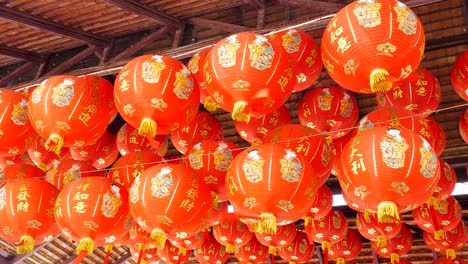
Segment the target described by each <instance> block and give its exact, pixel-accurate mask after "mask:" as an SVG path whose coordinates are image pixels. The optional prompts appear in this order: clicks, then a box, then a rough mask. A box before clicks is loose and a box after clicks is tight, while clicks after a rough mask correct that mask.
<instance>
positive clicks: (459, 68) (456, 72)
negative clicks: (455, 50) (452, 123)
mask: <svg viewBox="0 0 468 264" xmlns="http://www.w3.org/2000/svg"><path fill="white" fill-rule="evenodd" d="M450 80H451V81H452V86H453V89H454V90H455V91H456V92H457V93H458V95H459V96H460V97H461V98H462V99H463V100H465V101H468V51H464V52H463V53H462V54H460V55H459V56H458V57H457V61H456V62H455V64H454V65H453V67H452V70H451V71H450Z"/></svg>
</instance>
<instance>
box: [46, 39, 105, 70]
mask: <svg viewBox="0 0 468 264" xmlns="http://www.w3.org/2000/svg"><path fill="white" fill-rule="evenodd" d="M96 50H97V47H94V46H90V47H88V48H86V49H85V50H83V51H81V52H80V53H78V54H76V55H75V56H73V57H71V58H70V59H68V60H66V61H64V62H63V63H62V64H60V65H59V66H57V67H55V68H53V69H52V70H50V71H49V72H47V73H46V75H45V77H49V76H52V75H57V74H61V73H63V72H65V71H66V70H68V69H70V68H71V67H72V66H73V65H75V64H77V63H79V62H80V61H82V60H84V59H85V58H87V57H89V56H90V55H92V54H94V51H96Z"/></svg>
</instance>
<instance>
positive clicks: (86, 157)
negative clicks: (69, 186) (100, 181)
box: [70, 131, 119, 169]
mask: <svg viewBox="0 0 468 264" xmlns="http://www.w3.org/2000/svg"><path fill="white" fill-rule="evenodd" d="M70 154H71V156H72V158H73V159H74V160H83V161H89V162H90V163H91V164H93V166H94V167H95V168H96V169H104V168H107V167H108V166H110V165H112V163H114V161H115V160H116V159H117V157H118V156H119V150H118V149H117V145H116V143H115V136H114V135H112V134H111V133H110V132H109V131H106V132H105V133H104V134H103V135H102V136H101V137H100V138H99V139H98V140H97V141H96V143H94V144H92V145H89V146H83V147H71V148H70Z"/></svg>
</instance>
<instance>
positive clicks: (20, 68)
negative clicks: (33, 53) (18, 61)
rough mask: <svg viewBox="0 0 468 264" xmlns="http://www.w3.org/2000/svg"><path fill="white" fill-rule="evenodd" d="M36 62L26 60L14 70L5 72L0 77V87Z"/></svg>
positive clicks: (29, 68) (32, 66)
mask: <svg viewBox="0 0 468 264" xmlns="http://www.w3.org/2000/svg"><path fill="white" fill-rule="evenodd" d="M36 64H37V63H35V62H26V63H25V64H23V65H21V66H20V67H18V68H17V69H16V70H14V71H12V72H11V73H9V74H7V75H6V76H5V77H3V78H2V79H0V87H2V86H5V85H7V84H8V83H9V82H10V81H12V80H13V79H16V78H18V77H20V76H21V75H23V74H24V73H25V72H27V71H29V70H31V69H32V68H34V67H35V66H36Z"/></svg>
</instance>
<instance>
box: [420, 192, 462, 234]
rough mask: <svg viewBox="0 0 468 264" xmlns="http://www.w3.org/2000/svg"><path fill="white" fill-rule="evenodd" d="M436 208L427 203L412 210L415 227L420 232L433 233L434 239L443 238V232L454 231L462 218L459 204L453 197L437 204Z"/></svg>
mask: <svg viewBox="0 0 468 264" xmlns="http://www.w3.org/2000/svg"><path fill="white" fill-rule="evenodd" d="M437 207H438V208H433V207H432V206H429V205H428V204H427V203H425V204H423V205H422V206H421V207H419V208H416V209H414V210H413V218H414V222H415V223H416V225H418V226H419V228H421V229H422V230H424V231H426V232H429V233H434V238H435V239H437V240H440V239H442V238H444V236H445V232H446V231H449V230H452V229H454V228H455V227H457V225H458V224H459V223H460V221H461V218H462V214H463V211H462V208H461V206H460V203H458V201H457V200H455V198H453V197H451V196H450V197H448V198H447V199H445V200H441V201H439V202H438V206H437Z"/></svg>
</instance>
